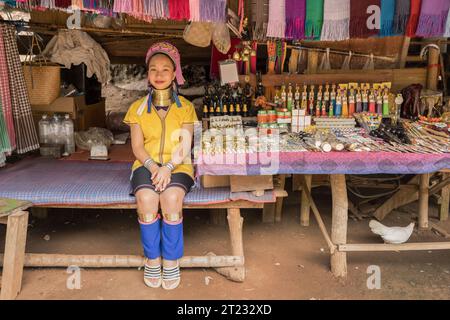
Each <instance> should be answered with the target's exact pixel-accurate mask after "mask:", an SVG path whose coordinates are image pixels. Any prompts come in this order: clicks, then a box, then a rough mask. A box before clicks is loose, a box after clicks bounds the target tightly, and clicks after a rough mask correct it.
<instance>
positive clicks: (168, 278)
mask: <svg viewBox="0 0 450 320" xmlns="http://www.w3.org/2000/svg"><path fill="white" fill-rule="evenodd" d="M180 282H181V275H180V265H179V263H178V260H175V261H171V260H164V261H163V273H162V287H163V288H164V289H166V290H173V289H176V288H177V287H178V286H179V285H180Z"/></svg>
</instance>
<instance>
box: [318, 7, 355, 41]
mask: <svg viewBox="0 0 450 320" xmlns="http://www.w3.org/2000/svg"><path fill="white" fill-rule="evenodd" d="M349 37H350V0H325V2H324V8H323V26H322V35H321V37H320V39H321V40H322V41H342V40H347V39H348V38H349Z"/></svg>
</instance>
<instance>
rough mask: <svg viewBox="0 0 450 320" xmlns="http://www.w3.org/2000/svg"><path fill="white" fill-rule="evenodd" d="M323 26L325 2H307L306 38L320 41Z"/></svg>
mask: <svg viewBox="0 0 450 320" xmlns="http://www.w3.org/2000/svg"><path fill="white" fill-rule="evenodd" d="M322 25H323V0H307V1H306V22H305V36H306V38H307V39H312V40H320V34H321V33H322Z"/></svg>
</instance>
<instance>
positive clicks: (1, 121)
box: [0, 95, 12, 154]
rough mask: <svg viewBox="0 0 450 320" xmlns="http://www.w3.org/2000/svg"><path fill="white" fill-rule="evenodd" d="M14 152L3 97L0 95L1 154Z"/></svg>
mask: <svg viewBox="0 0 450 320" xmlns="http://www.w3.org/2000/svg"><path fill="white" fill-rule="evenodd" d="M11 151H12V149H11V145H10V143H9V137H8V127H7V126H6V119H5V117H4V116H3V109H2V97H1V95H0V154H3V153H4V152H8V153H10V152H11Z"/></svg>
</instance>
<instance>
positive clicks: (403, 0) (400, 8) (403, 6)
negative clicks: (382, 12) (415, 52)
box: [392, 0, 411, 35]
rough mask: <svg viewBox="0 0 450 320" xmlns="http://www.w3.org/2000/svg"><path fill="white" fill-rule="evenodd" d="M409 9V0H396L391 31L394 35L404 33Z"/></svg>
mask: <svg viewBox="0 0 450 320" xmlns="http://www.w3.org/2000/svg"><path fill="white" fill-rule="evenodd" d="M410 10H411V1H410V0H397V3H396V5H395V14H394V25H393V27H392V32H393V33H394V34H396V35H402V34H405V32H406V25H407V23H408V19H409V12H410Z"/></svg>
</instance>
